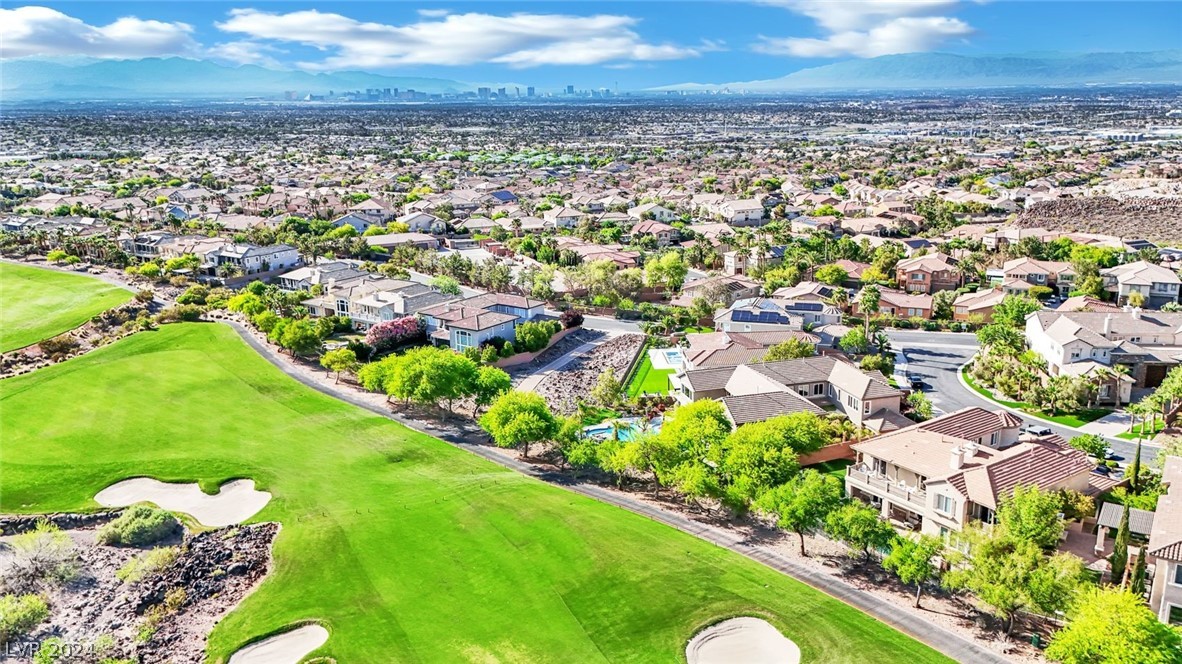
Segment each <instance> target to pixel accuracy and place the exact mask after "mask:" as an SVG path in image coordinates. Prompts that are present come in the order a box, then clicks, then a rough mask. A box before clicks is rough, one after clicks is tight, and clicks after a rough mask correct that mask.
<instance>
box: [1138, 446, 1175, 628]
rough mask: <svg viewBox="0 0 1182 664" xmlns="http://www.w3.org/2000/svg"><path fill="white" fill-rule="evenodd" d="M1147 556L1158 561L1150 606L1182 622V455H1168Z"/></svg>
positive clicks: (1171, 621)
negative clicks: (1163, 484)
mask: <svg viewBox="0 0 1182 664" xmlns="http://www.w3.org/2000/svg"><path fill="white" fill-rule="evenodd" d="M1162 482H1163V483H1165V484H1166V485H1167V487H1168V490H1167V491H1166V493H1165V495H1163V496H1161V497H1160V498H1158V499H1157V510H1155V513H1154V516H1153V529H1152V531H1151V532H1150V533H1149V546H1148V547H1146V551H1145V553H1146V555H1147V556H1149V557H1151V558H1152V559H1154V560H1155V562H1154V572H1153V585H1152V586H1151V587H1150V589H1149V608H1150V609H1153V612H1154V613H1156V614H1157V619H1158V620H1160V621H1161V622H1163V623H1165V624H1167V625H1182V457H1176V456H1168V457H1166V464H1165V469H1164V470H1163V472H1162Z"/></svg>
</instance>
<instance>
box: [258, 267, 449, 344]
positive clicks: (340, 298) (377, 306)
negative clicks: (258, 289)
mask: <svg viewBox="0 0 1182 664" xmlns="http://www.w3.org/2000/svg"><path fill="white" fill-rule="evenodd" d="M297 272H298V271H297ZM341 274H342V277H343V278H340V279H337V278H335V277H329V278H328V279H327V280H324V281H322V282H321V286H322V287H323V291H322V292H321V294H320V295H318V296H315V297H311V298H309V299H307V300H304V301H303V302H302V303H301V304H303V305H304V306H305V307H307V309H308V313H309V314H311V315H312V316H313V317H317V318H319V317H323V316H348V317H350V318H351V319H352V320H353V328H354V329H356V330H361V331H364V330H368V329H369V328H370V327H372V326H373V325H375V324H377V323H380V322H382V321H389V320H394V319H396V318H402V317H404V316H413V315H416V314H418V313H419V312H420V311H422V310H424V309H427V308H430V307H434V306H437V305H439V304H441V303H444V302H449V301H451V300H454V299H455V298H454V297H452V296H450V295H445V294H443V293H440V292H439V291H437V290H435V289H434V288H431V287H430V286H426V285H423V284H419V283H415V282H413V281H406V280H403V279H389V278H385V277H378V276H374V275H371V274H368V273H367V274H363V275H362V276H358V277H349V276H348V275H347V273H341ZM291 275H297V273H288V274H285V275H283V276H282V277H281V280H282V279H283V278H288V277H290V276H291ZM297 276H298V275H297Z"/></svg>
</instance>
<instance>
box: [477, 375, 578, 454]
mask: <svg viewBox="0 0 1182 664" xmlns="http://www.w3.org/2000/svg"><path fill="white" fill-rule="evenodd" d="M480 426H481V427H483V428H484V430H485V431H487V432H488V434H489V435H490V436H492V439H493V442H494V443H496V445H497V447H504V448H517V449H518V450H520V451H521V456H522V457H523V458H524V457H528V456H529V448H530V445H532V444H534V443H543V442H546V441H548V440H551V439H553V438H554V437H555V436H556V435H557V434H558V433H559V430H560V429H561V426H562V423H561V422H560V421H559V420H557V419H556V418H555V417H554V414H553V413H551V412H550V407H549V406H547V405H546V400H545V399H543V398H542V397H541V395H538V394H535V393H533V392H520V391H517V390H513V391H510V392H506V393H505V394H502V395H501V396H499V397H497V400H496V401H494V402H493V404H492V406H491V407H489V409H488V412H486V413H485V414H484V415H482V416H481V417H480Z"/></svg>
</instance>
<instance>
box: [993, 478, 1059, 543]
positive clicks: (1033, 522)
mask: <svg viewBox="0 0 1182 664" xmlns="http://www.w3.org/2000/svg"><path fill="white" fill-rule="evenodd" d="M1062 511H1063V501H1062V498H1061V497H1060V495H1059V494H1058V493H1057V492H1054V491H1043V490H1042V489H1040V488H1038V487H1037V486H1035V485H1030V486H1021V485H1019V486H1016V487H1014V491H1013V493H1012V494H1010V495H1008V496H1005V497H1004V498H1002V500H1001V505H999V506H998V508H997V522H998V523H1000V524H1001V525H1002V527H1004V528H1005V529H1006V531H1007V532H1008V533H1009V534H1010V535H1012V536H1014V537H1016V538H1018V539H1021V540H1026V541H1030V542H1034V543H1035V544H1037V545H1039V546H1040V547H1042V548H1043V549H1052V548H1054V547H1055V546H1057V545H1058V544H1059V538H1060V537H1062V536H1063V519H1061V518H1059V514H1060V513H1061V512H1062Z"/></svg>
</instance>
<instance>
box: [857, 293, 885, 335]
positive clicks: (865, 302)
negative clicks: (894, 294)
mask: <svg viewBox="0 0 1182 664" xmlns="http://www.w3.org/2000/svg"><path fill="white" fill-rule="evenodd" d="M881 300H882V291H880V290H878V286H875V285H873V284H872V285H869V286H864V287H863V288H862V292H861V293H859V294H858V309H859V313H860V314H862V320H863V322H864V323H865V324H866V338H867V339H869V338H870V317H871V316H872V315H874V314H876V313H878V305H879V302H880V301H881Z"/></svg>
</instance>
